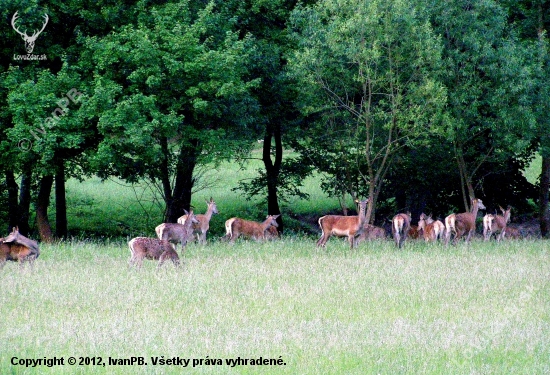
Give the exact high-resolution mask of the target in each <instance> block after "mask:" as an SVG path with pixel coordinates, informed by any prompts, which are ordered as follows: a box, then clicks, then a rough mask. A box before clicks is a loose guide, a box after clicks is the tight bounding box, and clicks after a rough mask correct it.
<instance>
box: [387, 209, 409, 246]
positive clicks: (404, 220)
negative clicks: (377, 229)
mask: <svg viewBox="0 0 550 375" xmlns="http://www.w3.org/2000/svg"><path fill="white" fill-rule="evenodd" d="M391 222H392V226H391V231H392V234H393V239H394V240H395V245H396V246H397V247H398V248H401V247H402V246H403V243H405V240H406V239H407V235H408V233H409V229H410V227H411V214H410V213H406V214H405V213H400V214H397V215H395V216H394V217H393V219H392V221H391Z"/></svg>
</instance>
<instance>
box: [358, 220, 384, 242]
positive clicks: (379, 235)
mask: <svg viewBox="0 0 550 375" xmlns="http://www.w3.org/2000/svg"><path fill="white" fill-rule="evenodd" d="M385 238H386V230H385V229H384V228H381V227H377V226H375V225H372V224H364V225H363V230H362V231H361V233H359V235H358V236H357V237H356V239H355V241H356V243H357V245H359V243H361V242H362V241H365V240H368V241H372V240H383V239H385Z"/></svg>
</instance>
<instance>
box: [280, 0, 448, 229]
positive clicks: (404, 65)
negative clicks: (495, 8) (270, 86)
mask: <svg viewBox="0 0 550 375" xmlns="http://www.w3.org/2000/svg"><path fill="white" fill-rule="evenodd" d="M292 20H293V27H294V30H295V37H296V38H297V40H298V46H299V47H298V50H297V51H296V53H295V54H293V55H292V57H291V60H290V65H291V69H292V72H293V74H294V75H295V77H297V79H299V81H300V85H301V87H302V88H303V91H304V92H305V93H304V95H303V101H302V102H301V108H302V110H303V112H304V114H305V115H307V116H309V118H310V119H312V124H313V126H312V127H311V128H310V129H309V136H308V137H307V138H306V139H304V140H303V141H301V145H302V150H301V153H302V155H303V156H304V158H310V160H311V162H312V163H314V165H315V166H316V167H317V168H319V169H320V170H321V171H325V172H329V173H331V171H332V170H334V169H338V170H339V174H337V175H335V176H336V177H337V180H340V179H341V178H344V176H349V177H350V179H349V180H345V181H346V182H345V183H342V181H335V183H339V184H342V185H341V186H343V187H342V189H347V191H348V192H349V193H353V190H352V189H353V185H354V184H356V181H358V179H360V180H361V182H362V184H365V185H366V187H367V191H366V195H367V196H368V198H369V205H368V209H367V221H369V222H371V221H372V220H373V219H374V214H375V207H376V203H377V200H378V197H379V194H380V191H381V189H382V186H383V184H384V180H385V177H386V174H387V172H388V170H389V168H390V167H391V165H392V164H393V162H394V160H395V157H396V155H397V153H398V152H399V151H400V150H402V149H403V147H405V146H406V145H409V146H412V145H414V144H415V142H416V140H417V139H418V136H419V135H420V134H422V133H424V132H427V131H431V129H432V128H435V127H437V126H438V113H439V111H440V109H441V108H442V105H443V104H444V103H445V98H446V96H445V90H444V88H443V86H442V85H441V84H440V83H439V81H438V74H439V68H440V63H441V61H440V57H441V44H440V43H439V40H438V38H437V37H436V35H435V34H434V33H433V31H432V29H431V27H430V25H429V23H428V22H427V20H426V19H425V18H424V17H423V13H422V12H419V11H418V9H416V7H415V6H414V5H412V4H410V3H409V2H405V1H400V0H395V1H389V2H388V1H372V2H368V3H365V2H360V1H352V0H349V1H344V2H342V1H338V2H336V1H331V0H325V1H320V2H319V3H318V4H316V5H314V6H310V7H298V8H297V9H296V11H295V12H294V13H293V18H292ZM332 173H334V172H332Z"/></svg>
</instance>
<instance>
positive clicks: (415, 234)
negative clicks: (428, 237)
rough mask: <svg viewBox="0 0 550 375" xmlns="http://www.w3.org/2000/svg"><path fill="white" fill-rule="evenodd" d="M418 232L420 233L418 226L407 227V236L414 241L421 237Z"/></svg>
mask: <svg viewBox="0 0 550 375" xmlns="http://www.w3.org/2000/svg"><path fill="white" fill-rule="evenodd" d="M420 231H421V228H420V227H419V226H418V225H411V226H410V227H409V230H408V232H407V235H408V236H409V237H410V238H412V239H413V240H416V239H417V238H418V237H420V236H421V235H422V233H421V232H420Z"/></svg>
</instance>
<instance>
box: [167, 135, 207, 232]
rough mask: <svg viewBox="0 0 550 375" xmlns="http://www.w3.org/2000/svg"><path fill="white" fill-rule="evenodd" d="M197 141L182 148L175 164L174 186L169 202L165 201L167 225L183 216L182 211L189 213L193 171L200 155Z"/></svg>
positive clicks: (193, 181) (193, 180) (193, 183)
mask: <svg viewBox="0 0 550 375" xmlns="http://www.w3.org/2000/svg"><path fill="white" fill-rule="evenodd" d="M198 144H199V142H198V140H196V141H192V142H190V144H189V145H187V146H182V149H181V151H180V154H179V157H178V162H177V164H176V184H175V186H174V190H173V194H172V197H171V199H170V200H167V201H166V217H165V221H166V222H167V223H175V222H177V221H178V218H179V217H180V216H182V215H184V213H185V212H184V211H183V210H184V209H185V210H188V211H189V208H190V207H191V196H192V193H193V186H194V185H195V179H194V178H193V171H194V169H195V166H196V165H197V156H198V155H199V154H200V150H199V145H198Z"/></svg>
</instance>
